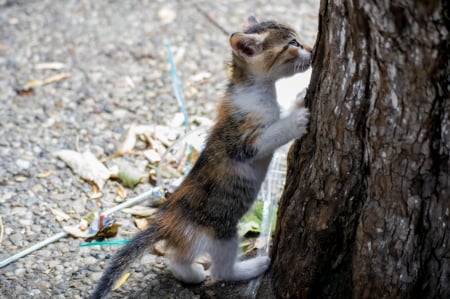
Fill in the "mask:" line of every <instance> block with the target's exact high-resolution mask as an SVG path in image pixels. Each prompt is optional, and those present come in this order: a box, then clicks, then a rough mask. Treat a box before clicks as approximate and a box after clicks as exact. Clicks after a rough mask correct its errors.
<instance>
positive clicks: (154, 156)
mask: <svg viewBox="0 0 450 299" xmlns="http://www.w3.org/2000/svg"><path fill="white" fill-rule="evenodd" d="M144 156H145V158H147V160H148V161H150V163H151V164H156V163H158V162H159V161H161V155H160V154H158V153H157V152H156V150H154V149H149V150H146V151H144Z"/></svg>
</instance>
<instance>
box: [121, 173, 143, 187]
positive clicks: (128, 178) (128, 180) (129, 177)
mask: <svg viewBox="0 0 450 299" xmlns="http://www.w3.org/2000/svg"><path fill="white" fill-rule="evenodd" d="M119 179H120V181H121V182H122V183H123V184H124V185H125V186H126V187H128V188H134V187H136V185H137V184H139V183H140V182H141V177H140V176H137V175H136V174H132V173H130V172H127V171H123V170H119Z"/></svg>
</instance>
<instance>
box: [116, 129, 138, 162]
mask: <svg viewBox="0 0 450 299" xmlns="http://www.w3.org/2000/svg"><path fill="white" fill-rule="evenodd" d="M135 128H136V125H131V126H130V128H129V129H128V132H127V136H126V137H125V140H124V141H123V143H122V144H121V145H120V148H119V149H118V150H117V153H116V155H123V154H125V153H128V152H130V151H131V150H132V149H133V148H134V146H135V145H136V132H135Z"/></svg>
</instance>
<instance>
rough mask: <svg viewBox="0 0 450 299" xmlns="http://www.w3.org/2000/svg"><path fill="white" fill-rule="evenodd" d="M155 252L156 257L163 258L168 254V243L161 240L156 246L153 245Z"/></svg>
mask: <svg viewBox="0 0 450 299" xmlns="http://www.w3.org/2000/svg"><path fill="white" fill-rule="evenodd" d="M153 252H154V253H155V254H156V255H159V256H163V255H164V254H165V253H166V241H165V240H161V241H158V242H156V243H155V245H153Z"/></svg>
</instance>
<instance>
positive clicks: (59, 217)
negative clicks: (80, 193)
mask: <svg viewBox="0 0 450 299" xmlns="http://www.w3.org/2000/svg"><path fill="white" fill-rule="evenodd" d="M50 211H52V213H53V215H55V217H56V221H58V222H61V221H66V220H69V219H70V216H69V215H67V214H66V213H64V212H63V211H61V210H59V209H52V208H50Z"/></svg>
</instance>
